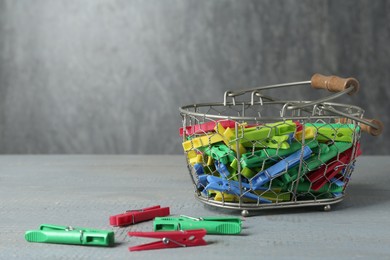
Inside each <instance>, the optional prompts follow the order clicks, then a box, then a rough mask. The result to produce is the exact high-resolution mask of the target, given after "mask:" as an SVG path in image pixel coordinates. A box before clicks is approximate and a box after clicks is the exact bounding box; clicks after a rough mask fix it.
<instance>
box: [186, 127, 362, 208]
mask: <svg viewBox="0 0 390 260" xmlns="http://www.w3.org/2000/svg"><path fill="white" fill-rule="evenodd" d="M180 135H181V136H184V137H183V139H184V142H183V149H184V151H185V153H186V156H187V161H188V165H189V166H190V169H191V172H192V176H193V179H194V182H195V183H196V185H197V190H198V191H199V192H202V194H203V195H204V196H205V197H207V198H208V199H213V200H216V201H223V202H238V201H239V199H240V197H241V201H244V202H248V203H279V202H284V201H291V200H292V199H294V200H296V199H298V200H299V199H301V200H306V199H320V198H334V197H338V196H340V195H341V194H342V192H343V191H344V188H345V186H346V184H347V182H348V179H349V174H350V172H352V171H351V167H353V163H354V160H355V158H356V157H357V156H359V155H360V154H361V150H360V145H359V138H360V127H359V126H358V125H356V124H348V123H345V122H334V123H329V122H324V121H318V122H315V123H307V122H303V123H300V122H298V121H292V120H285V121H281V122H276V123H270V124H250V123H248V122H237V121H233V120H217V121H208V122H199V123H196V124H193V125H190V126H187V127H184V128H181V129H180ZM351 162H352V163H351Z"/></svg>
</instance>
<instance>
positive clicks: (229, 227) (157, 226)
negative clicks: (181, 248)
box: [153, 215, 241, 235]
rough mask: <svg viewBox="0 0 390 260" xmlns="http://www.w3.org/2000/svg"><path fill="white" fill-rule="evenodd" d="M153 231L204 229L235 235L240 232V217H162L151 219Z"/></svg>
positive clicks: (214, 232) (212, 232)
mask: <svg viewBox="0 0 390 260" xmlns="http://www.w3.org/2000/svg"><path fill="white" fill-rule="evenodd" d="M153 227H154V231H172V230H193V229H206V231H207V234H218V235H235V234H239V233H240V232H241V219H240V218H234V217H199V218H194V217H188V216H184V215H181V216H180V217H162V218H155V219H154V221H153Z"/></svg>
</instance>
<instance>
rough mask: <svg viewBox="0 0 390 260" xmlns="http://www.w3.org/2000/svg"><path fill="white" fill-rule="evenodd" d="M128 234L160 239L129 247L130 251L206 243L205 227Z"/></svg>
mask: <svg viewBox="0 0 390 260" xmlns="http://www.w3.org/2000/svg"><path fill="white" fill-rule="evenodd" d="M128 235H129V236H134V237H149V238H159V239H160V240H159V241H156V242H152V243H148V244H143V245H138V246H133V247H129V250H130V251H141V250H151V249H163V248H174V247H188V246H204V245H207V243H206V241H205V240H204V239H203V237H204V236H205V235H206V229H195V230H186V231H184V230H180V231H165V232H129V233H128Z"/></svg>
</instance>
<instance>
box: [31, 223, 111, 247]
mask: <svg viewBox="0 0 390 260" xmlns="http://www.w3.org/2000/svg"><path fill="white" fill-rule="evenodd" d="M25 239H26V240H27V241H28V242H36V243H55V244H72V245H86V246H112V245H113V244H114V242H115V238H114V232H113V231H106V230H98V229H88V228H80V227H71V226H68V227H67V226H58V225H47V224H43V225H41V226H40V227H39V230H29V231H27V232H26V233H25Z"/></svg>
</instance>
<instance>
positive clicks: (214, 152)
mask: <svg viewBox="0 0 390 260" xmlns="http://www.w3.org/2000/svg"><path fill="white" fill-rule="evenodd" d="M205 153H206V154H207V155H209V156H211V157H212V158H213V159H214V160H218V161H220V162H222V163H223V164H228V163H229V162H232V161H233V160H234V159H235V158H236V154H235V152H234V151H233V150H232V149H230V148H229V147H227V146H226V145H224V144H219V145H213V146H212V147H211V148H207V149H206V150H205Z"/></svg>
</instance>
